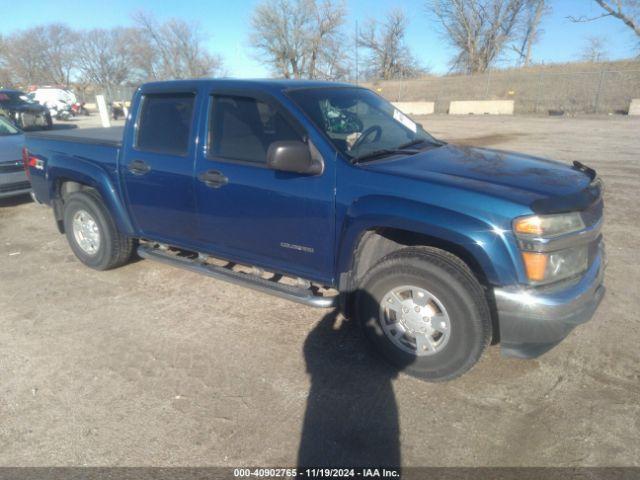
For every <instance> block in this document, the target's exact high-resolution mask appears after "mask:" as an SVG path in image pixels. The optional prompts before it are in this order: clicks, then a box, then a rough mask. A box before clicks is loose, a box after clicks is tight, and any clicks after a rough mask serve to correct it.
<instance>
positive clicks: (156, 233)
mask: <svg viewBox="0 0 640 480" xmlns="http://www.w3.org/2000/svg"><path fill="white" fill-rule="evenodd" d="M67 135H68V134H67ZM23 161H24V164H25V168H26V170H27V172H28V174H29V175H30V178H31V182H32V187H33V191H34V192H35V196H36V198H37V200H38V201H40V202H42V203H45V204H48V205H51V206H52V207H53V212H54V216H55V221H56V223H57V226H58V229H59V231H60V232H61V233H65V234H66V236H67V239H68V241H69V244H70V246H71V249H72V250H73V252H74V253H75V255H76V256H77V257H78V259H79V260H80V261H81V262H83V263H84V264H86V265H87V266H89V267H91V268H94V269H98V270H105V269H109V268H114V267H117V266H120V265H123V264H124V263H125V262H127V260H128V259H129V258H131V256H132V255H133V254H134V253H135V252H137V253H138V254H139V255H140V256H142V257H144V258H150V259H155V260H159V261H161V262H165V263H168V264H171V265H175V266H178V267H182V268H186V269H190V270H193V271H196V272H200V273H203V274H206V275H210V276H213V277H216V278H220V279H224V280H227V281H231V282H235V283H239V284H242V285H245V286H247V287H251V288H254V289H257V290H262V291H266V292H269V293H272V294H275V295H279V296H281V297H284V298H287V299H290V300H293V301H297V302H301V303H303V304H307V305H310V306H316V307H340V308H342V309H343V310H344V311H345V314H346V315H347V316H348V317H353V318H355V319H357V321H358V322H359V323H360V325H361V326H362V328H363V331H364V333H365V337H366V338H367V339H368V340H369V341H370V342H371V345H373V346H374V347H375V349H377V351H378V352H380V353H381V354H382V355H383V356H384V357H385V358H386V359H388V360H389V361H390V362H392V363H394V364H395V365H397V366H399V367H402V368H404V369H406V370H407V371H408V372H409V373H411V374H413V375H416V376H418V377H421V378H423V379H426V380H430V381H438V380H448V379H451V378H454V377H456V376H458V375H461V374H462V373H464V372H465V371H467V370H468V369H469V368H471V367H472V366H473V365H474V364H475V363H476V361H477V360H478V359H479V357H480V356H481V354H482V352H483V350H484V349H485V348H486V347H487V345H488V344H489V343H491V342H493V343H498V342H499V343H500V344H501V350H502V352H503V353H504V354H506V355H510V356H516V357H521V358H531V357H535V356H538V355H540V354H542V353H544V352H545V351H547V350H549V349H550V348H552V347H553V346H554V345H556V344H557V343H559V342H560V341H561V340H562V339H563V338H565V337H566V336H567V335H568V333H569V332H570V331H571V330H572V329H573V328H574V327H575V326H576V325H578V324H580V323H583V322H586V321H587V320H589V319H590V318H591V317H592V315H593V313H594V311H595V310H596V308H597V306H598V304H599V302H600V300H601V299H602V296H603V295H604V286H603V272H604V264H605V262H604V250H603V242H602V237H601V233H600V231H601V226H602V211H603V203H602V183H601V181H600V179H599V178H597V176H596V173H595V171H593V170H592V169H590V168H588V167H585V166H584V165H582V164H581V163H579V162H574V164H573V165H571V166H570V165H565V164H562V163H558V162H553V161H550V160H544V159H540V158H535V157H532V156H528V155H522V154H516V153H509V152H504V151H497V150H489V149H480V148H471V147H464V146H456V145H451V144H447V143H445V142H443V141H440V140H437V139H435V138H433V137H432V136H431V135H429V134H428V133H427V132H426V131H425V130H424V129H423V128H422V126H421V125H419V124H417V123H415V122H414V121H412V120H411V119H410V118H409V117H407V116H406V115H404V114H403V113H402V112H400V111H399V110H397V109H396V108H394V106H393V105H391V104H390V103H389V102H387V101H386V100H384V99H383V98H381V97H379V96H378V95H376V94H375V93H373V92H371V91H370V90H367V89H364V88H359V87H355V86H352V85H349V84H339V83H325V82H315V81H277V80H260V81H259V80H255V81H251V80H193V81H186V80H185V81H171V82H156V83H149V84H145V85H143V86H142V87H140V88H139V89H138V90H137V91H136V93H135V95H134V98H133V102H132V106H131V111H130V117H129V118H128V120H127V123H126V126H125V128H124V131H123V134H122V137H121V138H120V139H109V138H106V137H105V136H104V134H103V135H102V137H98V136H96V137H95V138H86V136H85V137H84V138H79V137H73V136H60V135H54V134H33V135H31V136H29V137H28V139H27V147H26V148H25V151H24V152H23Z"/></svg>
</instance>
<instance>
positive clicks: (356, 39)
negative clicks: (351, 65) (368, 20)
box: [355, 20, 359, 85]
mask: <svg viewBox="0 0 640 480" xmlns="http://www.w3.org/2000/svg"><path fill="white" fill-rule="evenodd" d="M355 42H356V85H358V80H359V71H358V20H356V38H355Z"/></svg>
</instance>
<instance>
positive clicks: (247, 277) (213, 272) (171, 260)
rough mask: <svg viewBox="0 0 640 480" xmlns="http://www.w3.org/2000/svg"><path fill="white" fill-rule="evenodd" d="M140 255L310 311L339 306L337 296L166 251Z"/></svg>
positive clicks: (148, 250)
mask: <svg viewBox="0 0 640 480" xmlns="http://www.w3.org/2000/svg"><path fill="white" fill-rule="evenodd" d="M138 255H140V256H141V257H142V258H147V259H150V260H157V261H159V262H162V263H166V264H167V265H172V266H174V267H180V268H184V269H186V270H191V271H192V272H196V273H201V274H203V275H207V276H209V277H213V278H217V279H219V280H224V281H226V282H230V283H235V284H236V285H241V286H243V287H249V288H253V289H254V290H259V291H261V292H265V293H270V294H272V295H276V296H278V297H282V298H285V299H287V300H291V301H293V302H298V303H302V304H304V305H308V306H311V307H318V308H330V307H335V306H336V305H337V304H338V295H334V296H322V295H317V294H315V292H313V291H312V290H311V289H309V288H300V287H296V286H293V285H286V284H283V283H279V282H277V281H275V280H270V279H266V278H262V277H259V276H256V275H252V274H250V273H244V272H238V271H234V270H232V269H230V268H226V267H221V266H217V265H212V264H209V263H205V262H204V261H201V260H199V259H198V258H195V259H193V258H188V257H184V256H178V255H173V254H171V253H169V252H168V251H166V250H161V249H159V248H153V247H150V246H148V245H140V246H139V247H138Z"/></svg>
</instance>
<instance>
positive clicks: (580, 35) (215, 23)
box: [0, 0, 637, 77]
mask: <svg viewBox="0 0 640 480" xmlns="http://www.w3.org/2000/svg"><path fill="white" fill-rule="evenodd" d="M258 3H259V0H226V1H219V0H209V1H207V0H186V1H185V0H182V1H179V0H165V1H155V0H109V1H100V0H64V1H52V0H26V1H22V2H15V1H13V2H9V1H8V0H0V12H5V13H4V14H3V19H2V22H0V33H2V34H3V35H7V34H10V33H12V32H13V31H15V30H20V29H25V28H29V27H33V26H35V25H39V24H45V23H50V22H62V23H65V24H67V25H68V26H70V27H72V28H87V29H90V28H109V27H114V26H128V25H131V24H132V21H131V14H132V13H133V12H135V11H136V10H144V11H147V12H151V13H153V14H154V15H155V16H156V17H157V18H158V19H160V20H161V19H166V18H170V17H179V18H183V19H185V20H188V21H196V22H199V24H200V26H201V28H202V30H203V31H204V32H205V33H206V35H207V40H206V43H207V46H208V48H209V49H210V50H211V51H212V52H214V53H218V54H220V55H221V56H222V58H223V59H224V62H225V67H226V71H227V74H228V75H229V76H232V77H268V76H269V70H268V69H267V68H266V67H264V66H263V65H262V64H261V63H260V62H259V60H258V58H257V56H256V52H255V51H253V50H252V49H251V46H250V45H249V41H248V36H249V22H250V18H251V12H252V10H253V8H254V7H255V5H256V4H258ZM424 4H425V1H424V0H386V1H385V0H346V6H347V11H348V18H347V24H346V25H345V30H346V31H347V32H348V34H349V35H350V37H351V38H352V39H353V37H354V33H355V26H356V22H358V24H359V25H363V24H364V23H365V22H366V21H367V19H369V18H374V19H380V18H383V17H384V14H385V12H386V11H387V10H389V9H390V8H395V7H400V8H402V9H404V11H405V13H406V14H407V16H408V18H409V20H410V23H409V27H408V30H407V36H406V42H407V45H408V47H409V48H410V49H411V51H412V53H413V54H414V56H415V57H416V58H417V59H418V61H419V62H420V63H421V64H422V65H423V66H426V67H429V68H430V70H431V72H432V73H436V74H440V73H446V72H447V71H448V66H449V63H448V62H449V60H450V58H451V56H452V52H451V49H450V48H448V47H447V45H446V42H445V41H444V39H443V37H442V35H441V34H440V33H439V32H438V30H437V28H436V25H435V24H434V23H433V21H432V20H431V19H430V18H429V16H428V15H427V13H426V11H425V8H424ZM550 4H551V8H552V11H551V14H550V15H549V16H547V17H546V18H545V19H544V21H543V25H542V28H543V30H544V32H543V34H542V37H541V39H540V41H539V42H538V43H537V44H536V45H535V46H534V48H533V60H534V61H535V62H544V63H558V62H568V61H573V60H577V59H578V57H579V56H580V51H581V49H582V48H583V46H584V43H585V41H586V38H587V37H588V36H599V37H603V38H604V39H605V41H606V45H607V50H608V51H607V53H608V58H609V59H611V60H617V59H623V58H629V57H632V56H634V52H635V50H634V49H635V48H636V46H637V38H636V37H635V36H634V34H633V32H631V30H630V29H629V28H628V27H626V26H625V25H624V24H623V23H622V22H620V21H619V20H616V19H613V18H603V19H601V20H598V21H595V22H590V23H580V24H577V23H573V22H571V21H569V20H568V19H567V18H566V17H567V16H568V15H573V16H575V17H580V16H586V17H594V16H597V15H599V14H600V13H601V10H600V7H598V6H597V5H596V4H595V2H594V1H592V0H550ZM345 48H349V49H353V48H354V45H353V41H351V42H348V44H346V45H345ZM361 55H362V53H361ZM502 66H507V62H503V65H502Z"/></svg>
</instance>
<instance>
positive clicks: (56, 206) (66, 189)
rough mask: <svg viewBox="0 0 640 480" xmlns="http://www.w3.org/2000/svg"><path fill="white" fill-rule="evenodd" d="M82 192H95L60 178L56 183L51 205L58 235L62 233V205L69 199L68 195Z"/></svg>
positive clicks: (87, 187) (91, 188)
mask: <svg viewBox="0 0 640 480" xmlns="http://www.w3.org/2000/svg"><path fill="white" fill-rule="evenodd" d="M83 191H94V192H97V190H96V189H95V188H93V187H91V186H89V185H86V184H84V183H80V182H76V181H75V180H69V179H65V178H61V179H59V180H58V181H57V182H56V188H55V191H54V198H53V202H52V203H53V212H54V215H55V219H56V225H57V226H58V231H59V232H60V233H64V222H63V212H64V204H65V202H66V201H67V198H69V195H71V194H72V193H76V192H83Z"/></svg>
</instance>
